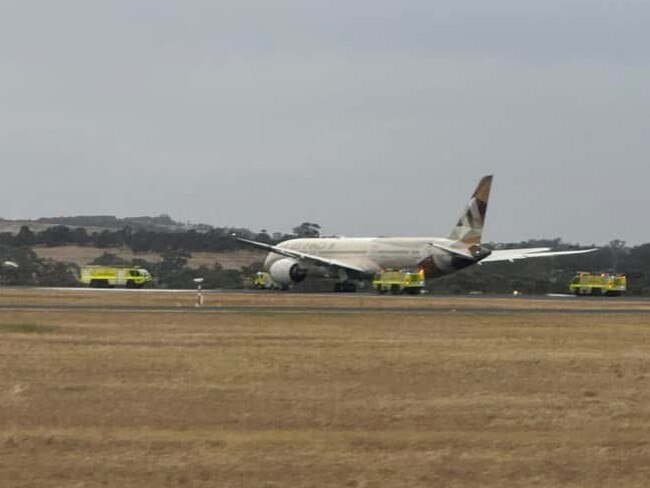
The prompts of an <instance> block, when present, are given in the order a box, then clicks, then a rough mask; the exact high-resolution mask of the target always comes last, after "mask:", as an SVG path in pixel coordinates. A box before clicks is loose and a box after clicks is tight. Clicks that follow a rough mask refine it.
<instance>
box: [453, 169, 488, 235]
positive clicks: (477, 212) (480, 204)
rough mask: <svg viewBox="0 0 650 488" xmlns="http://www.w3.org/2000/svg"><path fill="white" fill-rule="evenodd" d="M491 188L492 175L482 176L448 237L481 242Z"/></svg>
mask: <svg viewBox="0 0 650 488" xmlns="http://www.w3.org/2000/svg"><path fill="white" fill-rule="evenodd" d="M491 188H492V175H489V176H484V177H483V178H482V179H481V181H480V182H479V184H478V186H477V187H476V190H474V194H473V195H472V198H471V200H470V201H469V203H468V204H467V206H466V207H465V209H464V211H463V214H462V215H461V217H460V219H459V220H458V223H457V224H456V227H454V229H453V230H452V231H451V234H449V239H451V240H452V241H458V242H462V243H464V244H480V243H481V237H482V235H483V226H484V225H485V215H486V214H487V206H488V200H489V198H490V189H491Z"/></svg>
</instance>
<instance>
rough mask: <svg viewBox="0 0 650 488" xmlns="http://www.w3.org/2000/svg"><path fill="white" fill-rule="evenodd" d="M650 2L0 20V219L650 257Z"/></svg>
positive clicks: (44, 7)
mask: <svg viewBox="0 0 650 488" xmlns="http://www.w3.org/2000/svg"><path fill="white" fill-rule="evenodd" d="M648 25H650V2H648V1H644V0H639V1H624V0H618V1H598V0H591V1H579V0H575V1H559V0H544V1H537V2H529V1H522V0H493V1H490V2H487V1H485V0H475V1H463V0H450V1H435V0H422V1H419V0H412V1H411V0H400V1H397V0H393V1H387V0H357V1H354V0H342V1H335V0H322V1H309V0H254V1H247V0H233V1H218V0H175V1H171V0H57V1H50V0H40V1H35V0H0V96H1V99H0V161H1V163H0V164H1V166H2V170H3V171H2V176H1V177H0V216H1V217H5V218H34V217H42V216H60V215H77V214H115V215H118V216H127V215H128V216H130V215H157V214H160V213H169V214H170V215H171V216H172V217H174V218H175V219H177V220H181V221H186V220H189V221H192V222H205V223H209V224H214V225H218V226H225V225H232V226H245V227H249V228H251V229H253V230H259V229H261V228H267V229H269V230H283V231H288V230H290V229H291V227H293V226H294V225H296V224H298V223H300V222H303V221H305V220H308V221H313V222H318V223H320V224H321V225H322V226H323V230H324V231H325V232H326V233H332V234H342V235H348V236H362V235H446V234H447V233H448V232H449V231H450V230H451V227H452V225H453V223H454V221H455V220H457V217H458V215H459V213H460V210H461V208H462V206H463V205H464V203H465V202H466V200H467V199H468V197H469V195H470V194H471V192H472V190H473V188H474V186H475V184H476V182H477V181H478V179H479V178H480V177H481V176H482V175H484V174H488V173H493V174H494V175H495V184H494V187H493V192H492V198H491V201H490V209H489V212H488V224H487V230H486V235H485V237H486V239H487V240H493V241H518V240H522V239H528V238H534V237H560V236H561V237H563V238H564V239H565V240H568V241H572V242H581V243H584V244H588V243H592V242H595V243H606V242H608V241H610V240H611V239H614V238H620V239H624V240H627V241H628V242H630V243H641V242H648V241H650V222H649V221H648V218H647V215H648V211H649V210H650V191H649V188H650V185H649V180H650V164H649V162H650V48H649V47H648V46H650V29H648Z"/></svg>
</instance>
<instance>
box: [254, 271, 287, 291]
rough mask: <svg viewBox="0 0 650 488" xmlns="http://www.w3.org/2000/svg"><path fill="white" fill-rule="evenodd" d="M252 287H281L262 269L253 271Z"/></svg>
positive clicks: (268, 288)
mask: <svg viewBox="0 0 650 488" xmlns="http://www.w3.org/2000/svg"><path fill="white" fill-rule="evenodd" d="M253 288H258V289H260V290H274V289H276V288H281V287H280V286H279V285H278V284H277V283H276V282H275V281H273V279H272V278H271V275H270V274H268V273H265V272H264V271H258V272H257V273H255V278H253Z"/></svg>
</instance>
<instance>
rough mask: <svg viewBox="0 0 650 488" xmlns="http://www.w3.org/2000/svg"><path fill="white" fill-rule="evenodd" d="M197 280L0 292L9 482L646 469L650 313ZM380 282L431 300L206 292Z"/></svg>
mask: <svg viewBox="0 0 650 488" xmlns="http://www.w3.org/2000/svg"><path fill="white" fill-rule="evenodd" d="M189 296H190V295H187V294H184V295H175V294H157V295H156V294H153V293H149V294H142V295H140V294H137V293H95V294H91V293H90V292H86V294H84V292H80V293H74V292H73V293H70V292H68V293H67V294H65V293H57V292H40V291H29V290H25V291H21V290H13V291H11V290H10V291H2V292H0V304H3V305H8V304H19V305H22V306H24V307H27V306H28V305H29V304H40V305H42V304H44V303H50V302H54V301H58V302H59V303H88V302H89V301H91V302H93V303H95V304H102V303H105V304H107V305H114V306H119V305H133V304H140V305H142V304H144V305H151V306H160V305H163V304H164V303H165V302H168V305H170V306H178V307H179V308H178V309H177V310H171V311H155V310H153V309H152V310H151V311H147V310H144V311H132V312H128V311H127V312H125V311H120V310H118V309H115V310H104V311H89V310H40V311H33V310H32V311H30V310H27V309H24V310H20V309H15V310H9V309H2V310H0V486H10V487H21V486H25V487H27V486H37V487H60V486H74V487H77V486H80V487H81V486H83V487H95V486H97V487H99V486H120V487H161V486H190V487H398V486H399V487H403V486H404V487H433V486H443V487H456V486H458V487H460V486H463V487H464V486H491V487H511V486H527V487H528V486H572V487H585V486H616V487H628V486H629V487H646V486H649V485H650V314H644V313H636V314H625V313H620V314H606V315H603V314H595V313H584V314H581V313H558V312H553V311H552V310H553V309H554V308H561V307H560V305H558V304H556V302H547V305H546V307H547V308H548V309H549V310H551V312H550V313H544V312H543V311H542V310H538V308H539V307H540V305H539V303H537V302H532V301H524V300H522V301H513V300H510V301H509V302H511V305H512V304H514V303H516V305H517V307H520V308H521V309H526V308H531V307H532V308H533V310H534V311H532V312H531V311H528V312H525V313H518V312H516V311H515V310H511V309H512V306H511V307H510V308H509V309H506V308H505V305H502V304H500V302H501V301H500V300H495V301H494V307H495V312H494V313H482V312H479V311H472V306H471V304H472V303H474V302H472V301H471V300H466V301H463V300H462V299H453V300H452V299H435V300H434V299H423V300H420V304H425V303H426V304H429V305H427V306H430V307H431V308H432V309H436V307H437V309H438V311H435V312H433V313H419V314H418V313H414V314H410V313H408V311H407V310H406V311H404V312H399V313H393V312H387V313H381V314H380V313H376V312H375V313H372V314H363V313H346V312H341V311H339V312H338V313H309V312H300V313H296V312H291V313H277V312H274V311H273V310H272V309H269V310H268V311H254V312H253V311H250V312H247V311H239V312H237V313H222V312H218V311H203V312H195V311H194V310H192V309H189V308H188V309H184V308H181V307H182V306H183V305H188V303H186V302H185V300H188V298H189ZM84 297H86V298H84ZM87 297H90V298H87ZM364 299H365V300H366V302H365V303H366V304H367V303H371V304H372V306H373V307H379V306H381V304H384V303H389V304H390V306H393V307H394V306H395V305H396V304H399V306H404V307H405V309H408V307H410V306H411V307H412V306H414V305H411V303H416V302H412V300H416V301H417V300H418V299H412V298H408V299H406V298H405V299H392V298H390V297H387V298H382V299H377V300H371V298H370V297H365V298H363V297H361V298H360V297H337V296H331V297H324V296H315V297H305V296H293V297H292V296H291V295H282V296H278V295H235V294H233V295H223V296H221V295H215V296H209V297H208V300H214V301H216V300H220V301H221V302H220V303H226V302H228V303H237V304H239V305H240V306H245V305H246V303H248V304H249V305H255V306H259V305H260V304H262V306H264V305H263V304H267V305H268V304H273V303H275V304H277V302H278V301H281V302H282V303H283V304H284V303H285V301H286V302H287V303H289V302H291V301H292V300H293V301H294V302H296V303H298V304H299V305H300V306H310V305H313V304H314V303H316V304H317V306H320V307H328V306H330V307H331V308H336V307H341V306H342V305H341V304H342V303H343V306H349V304H350V303H352V301H354V303H355V305H354V306H361V307H363V306H365V305H364V302H363V301H362V300H364ZM83 300H86V301H85V302H84V301H83ZM274 300H275V301H274ZM505 301H506V300H504V302H505ZM244 302H246V303H244ZM480 302H482V304H481V306H482V307H485V306H486V303H491V302H489V301H487V300H480ZM215 303H216V302H215ZM541 303H543V302H541ZM596 303H602V302H588V301H587V302H581V303H579V304H578V305H576V306H577V307H585V308H589V307H590V306H594V305H593V304H596ZM619 303H623V302H616V301H612V302H605V306H608V307H616V306H619V305H617V304H619ZM435 304H438V305H435ZM269 306H270V305H269ZM420 306H422V305H420ZM601 306H602V305H601ZM450 307H452V308H450ZM499 309H501V310H502V311H500V312H499ZM451 310H457V311H456V312H454V311H451Z"/></svg>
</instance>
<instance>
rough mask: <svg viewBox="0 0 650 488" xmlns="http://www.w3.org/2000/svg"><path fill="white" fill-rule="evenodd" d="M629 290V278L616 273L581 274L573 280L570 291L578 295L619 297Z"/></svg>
mask: <svg viewBox="0 0 650 488" xmlns="http://www.w3.org/2000/svg"><path fill="white" fill-rule="evenodd" d="M626 289H627V277H626V276H625V275H624V274H616V273H587V272H579V273H577V274H576V275H575V276H574V277H573V279H572V280H571V284H570V285H569V290H570V291H571V292H572V293H575V294H576V295H578V296H580V295H607V296H617V295H620V294H621V293H623V292H625V290H626Z"/></svg>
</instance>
